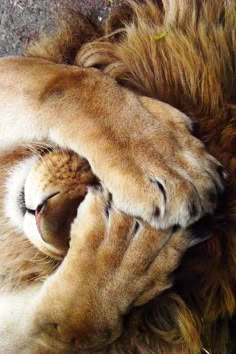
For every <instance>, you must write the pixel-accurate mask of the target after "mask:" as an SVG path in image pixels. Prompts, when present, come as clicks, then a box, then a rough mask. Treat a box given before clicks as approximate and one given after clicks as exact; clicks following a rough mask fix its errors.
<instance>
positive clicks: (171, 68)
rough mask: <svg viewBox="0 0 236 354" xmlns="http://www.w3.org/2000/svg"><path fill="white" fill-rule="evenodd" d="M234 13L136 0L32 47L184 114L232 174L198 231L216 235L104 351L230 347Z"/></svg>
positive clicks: (77, 20) (235, 288) (235, 239)
mask: <svg viewBox="0 0 236 354" xmlns="http://www.w3.org/2000/svg"><path fill="white" fill-rule="evenodd" d="M235 7H236V5H235V1H231V0H225V1H223V0H219V1H211V0H205V1H197V0H189V1H186V0H176V1H168V0H162V1H161V0H160V1H156V2H155V1H146V2H144V3H143V2H135V1H130V2H126V3H125V4H122V5H121V7H120V8H119V7H118V8H114V10H113V11H111V14H110V16H109V18H108V19H107V21H106V23H105V25H104V28H103V29H101V31H100V32H99V31H97V30H96V28H94V27H93V26H92V25H91V24H90V23H89V22H88V21H87V20H86V19H84V18H83V17H80V16H79V15H76V16H74V17H73V18H72V17H71V18H70V21H69V23H64V25H61V28H60V29H59V30H60V31H59V32H58V33H56V34H54V35H52V36H44V37H42V39H41V40H40V41H39V42H38V43H36V44H35V45H33V46H31V48H30V49H29V51H28V55H31V56H37V57H42V58H45V59H48V60H52V61H54V62H58V63H65V62H67V63H75V64H76V65H81V66H85V67H90V66H95V67H98V68H100V69H101V70H103V71H105V72H106V73H107V74H108V75H111V76H112V77H114V78H115V79H116V80H117V81H118V82H119V83H120V84H121V85H125V86H126V87H129V88H130V89H132V90H135V92H138V93H140V94H143V95H146V96H150V97H154V98H158V99H159V100H162V101H165V102H167V103H169V104H171V105H173V106H174V107H177V108H179V109H180V110H182V111H183V112H184V113H186V114H187V115H188V116H190V117H191V118H192V120H193V121H194V122H195V123H196V128H197V129H196V134H197V135H198V136H199V137H200V138H201V139H202V140H203V141H204V143H205V144H206V146H207V148H208V150H209V152H210V153H211V154H212V155H214V156H215V157H216V158H217V159H219V160H220V161H221V162H222V163H223V165H224V166H225V167H226V169H227V171H228V173H229V178H228V181H227V185H226V190H225V193H224V195H222V198H221V200H220V201H219V207H218V209H217V211H216V213H215V215H214V216H212V217H207V218H206V219H205V220H203V221H201V223H199V224H198V225H196V226H195V228H194V232H196V233H198V234H201V235H202V234H203V233H204V234H207V235H211V236H212V237H211V239H210V240H208V241H206V242H204V243H203V244H201V245H199V246H197V247H195V248H193V249H192V250H190V251H189V252H188V253H187V254H186V255H185V257H184V259H183V261H182V264H181V266H180V268H179V269H178V271H177V272H176V282H175V287H174V288H173V289H172V290H170V291H167V292H166V293H164V294H163V295H161V296H160V297H159V298H157V299H155V300H153V301H152V302H151V303H149V304H147V305H146V306H144V307H141V308H138V309H135V310H133V311H132V312H131V313H130V314H129V316H127V318H126V319H125V327H126V329H125V332H124V335H123V336H122V337H121V338H120V339H119V340H118V341H117V342H116V343H114V344H113V345H112V346H111V347H109V348H107V350H103V351H102V353H105V352H109V353H143V354H146V353H177V352H183V353H200V352H201V351H204V349H203V348H205V350H208V351H209V352H210V353H226V352H227V353H228V352H229V351H230V349H229V343H228V341H229V333H228V325H229V319H230V317H231V316H232V315H233V313H234V312H235V310H236V187H235V186H236V180H235V179H236V158H235V151H236V116H235V92H236V91H235V48H236V40H235V38H236V37H235V32H234V29H235V16H236V9H235ZM101 34H102V35H103V37H102V38H100V36H101ZM161 37H162V38H161ZM76 53H77V54H76Z"/></svg>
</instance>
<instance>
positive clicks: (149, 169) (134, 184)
mask: <svg viewBox="0 0 236 354" xmlns="http://www.w3.org/2000/svg"><path fill="white" fill-rule="evenodd" d="M142 101H143V104H144V105H145V107H146V108H147V109H148V110H149V112H151V113H152V114H150V115H148V116H147V117H145V119H144V120H143V121H142V120H141V118H140V121H139V122H137V124H136V125H137V127H136V128H134V129H136V131H134V132H133V133H130V135H131V136H130V137H129V142H128V144H127V147H126V150H122V146H121V147H120V154H123V159H124V160H123V161H122V160H121V159H119V158H117V159H114V160H113V161H112V171H110V172H109V175H108V174H107V175H106V176H104V183H105V186H106V187H108V189H109V191H110V192H111V193H112V195H113V201H114V204H115V205H116V206H117V207H118V208H119V209H120V210H122V211H124V212H125V213H127V214H129V215H132V216H134V217H136V218H141V219H142V220H144V221H147V222H148V223H150V224H151V225H152V226H153V227H155V228H162V229H164V228H168V227H170V226H173V225H175V224H177V225H180V226H181V227H187V226H188V225H190V224H192V223H193V222H195V221H196V220H198V219H199V218H200V217H202V216H203V215H204V214H206V213H212V212H213V211H214V209H215V207H216V203H217V198H218V194H219V193H220V192H221V191H222V190H223V179H224V170H223V168H222V166H221V165H220V163H219V162H218V161H217V160H216V159H215V158H213V157H212V156H211V155H209V154H208V153H207V152H206V150H205V148H204V146H203V144H202V143H201V142H200V141H199V140H198V139H196V138H195V137H193V136H192V135H191V132H190V125H191V124H190V120H189V119H188V117H187V116H185V115H184V114H182V113H181V112H179V111H178V110H176V109H174V108H173V107H171V106H169V105H167V104H164V103H162V102H158V101H156V100H152V99H148V98H143V99H142ZM111 153H112V151H111Z"/></svg>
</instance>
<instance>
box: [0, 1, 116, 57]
mask: <svg viewBox="0 0 236 354" xmlns="http://www.w3.org/2000/svg"><path fill="white" fill-rule="evenodd" d="M114 2H115V1H114ZM111 3H113V1H111V0H0V56H4V55H12V54H19V53H21V52H22V50H24V49H25V48H26V47H27V45H28V43H29V41H30V40H32V39H37V37H38V34H39V32H40V31H42V30H45V29H46V30H48V31H50V30H52V28H53V17H54V14H55V13H56V12H58V11H60V10H61V9H64V8H65V9H66V8H67V9H68V8H69V9H78V8H79V9H80V10H81V11H82V12H83V13H86V14H89V15H91V16H92V17H93V18H96V19H97V21H101V20H102V19H103V18H104V16H105V15H106V12H107V11H109V7H110V5H111Z"/></svg>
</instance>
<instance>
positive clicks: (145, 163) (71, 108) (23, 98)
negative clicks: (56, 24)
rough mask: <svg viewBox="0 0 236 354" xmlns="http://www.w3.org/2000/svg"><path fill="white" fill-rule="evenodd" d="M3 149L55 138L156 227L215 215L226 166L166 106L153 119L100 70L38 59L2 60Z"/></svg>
mask: <svg viewBox="0 0 236 354" xmlns="http://www.w3.org/2000/svg"><path fill="white" fill-rule="evenodd" d="M0 87H1V90H0V115H1V120H0V131H1V134H2V136H1V145H0V148H2V147H7V146H8V145H11V144H16V143H20V142H22V141H23V142H25V141H29V140H35V139H36V140H39V139H51V140H53V141H54V142H56V143H57V144H59V145H60V146H62V147H65V148H71V149H73V150H74V151H76V152H77V153H78V154H80V155H82V156H83V157H85V158H87V160H88V161H89V163H90V165H91V167H92V170H93V172H94V173H95V174H96V175H97V176H98V177H99V179H100V180H101V181H102V182H103V183H104V185H105V186H106V188H107V189H108V190H109V192H111V194H112V195H113V201H114V203H115V205H116V206H117V207H118V208H119V209H120V210H122V211H124V212H126V213H127V214H130V215H133V216H136V217H139V218H141V219H142V220H145V221H147V222H148V223H150V224H151V225H152V226H154V227H160V228H167V227H169V226H173V225H175V224H180V225H181V226H184V227H186V226H187V225H189V224H191V223H192V222H194V221H196V220H198V219H199V217H201V216H202V215H203V214H205V213H209V212H212V211H213V210H214V208H215V205H216V200H217V194H218V193H219V191H221V190H222V179H223V173H222V168H221V166H220V164H219V163H218V162H217V161H216V160H215V159H214V158H213V157H212V156H210V155H209V154H207V152H206V151H205V149H204V146H203V144H202V143H201V142H200V141H198V140H197V139H196V138H194V137H193V136H192V135H191V133H190V131H189V126H188V124H186V122H187V118H186V116H184V115H183V114H182V113H181V112H179V111H178V110H176V109H174V108H173V107H170V106H169V105H167V104H164V103H162V102H159V101H157V100H152V101H153V102H155V106H156V109H155V110H154V112H152V110H149V109H148V106H149V105H148V104H146V101H145V100H141V99H140V98H138V97H137V96H136V95H134V94H133V93H131V92H130V91H128V90H125V89H123V88H122V87H120V86H119V85H117V84H116V83H115V81H113V80H112V79H110V78H109V77H107V76H105V75H103V74H102V73H101V72H99V71H98V70H94V69H81V68H78V67H73V66H65V65H56V64H53V63H49V62H46V61H43V60H37V59H32V58H24V59H23V58H16V59H2V60H0Z"/></svg>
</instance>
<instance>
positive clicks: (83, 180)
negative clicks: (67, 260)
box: [4, 150, 96, 259]
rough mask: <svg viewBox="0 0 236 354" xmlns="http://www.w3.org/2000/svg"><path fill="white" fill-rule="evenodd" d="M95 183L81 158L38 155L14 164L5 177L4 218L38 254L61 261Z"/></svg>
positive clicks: (61, 154)
mask: <svg viewBox="0 0 236 354" xmlns="http://www.w3.org/2000/svg"><path fill="white" fill-rule="evenodd" d="M7 170H8V168H7ZM95 183H96V178H95V177H94V175H93V174H92V172H91V169H90V166H89V164H88V163H87V161H85V160H84V159H82V158H80V157H79V156H78V155H76V154H74V153H72V152H69V151H61V150H53V151H50V152H47V153H43V154H40V153H38V152H37V151H36V152H35V153H32V154H31V155H29V156H25V157H24V158H22V159H19V160H16V161H14V162H13V167H11V168H10V172H8V173H6V183H5V186H6V189H5V196H4V213H5V217H6V218H7V219H8V221H9V224H10V225H11V226H12V227H14V228H17V229H18V230H19V231H20V232H21V233H24V235H25V236H26V237H27V238H28V239H29V240H30V241H31V242H32V243H33V244H34V245H35V246H36V248H37V249H38V250H40V251H41V252H43V253H44V254H46V255H48V256H50V257H52V258H55V259H61V258H62V257H63V256H64V255H65V253H66V251H67V249H68V244H69V233H70V232H69V231H70V225H71V223H72V221H73V219H74V217H75V216H76V213H77V208H78V205H79V204H80V203H81V201H82V200H83V199H84V197H85V195H86V193H87V188H88V186H89V185H94V184H95Z"/></svg>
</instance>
